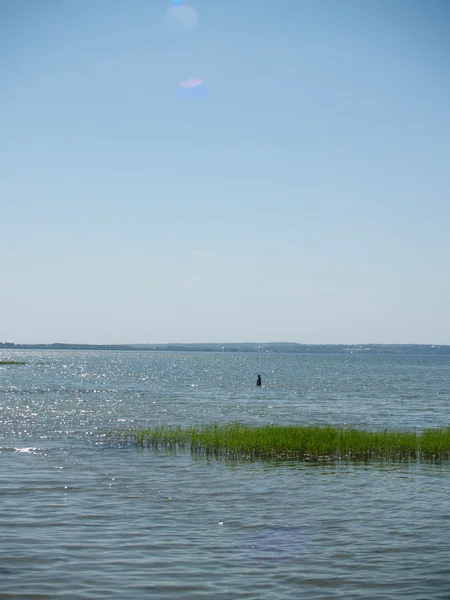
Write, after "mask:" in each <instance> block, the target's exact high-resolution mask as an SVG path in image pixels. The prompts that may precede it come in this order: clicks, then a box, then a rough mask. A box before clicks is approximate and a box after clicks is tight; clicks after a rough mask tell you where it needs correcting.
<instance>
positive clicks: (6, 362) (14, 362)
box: [0, 360, 27, 365]
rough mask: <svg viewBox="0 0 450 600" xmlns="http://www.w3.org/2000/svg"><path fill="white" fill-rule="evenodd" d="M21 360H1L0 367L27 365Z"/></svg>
mask: <svg viewBox="0 0 450 600" xmlns="http://www.w3.org/2000/svg"><path fill="white" fill-rule="evenodd" d="M26 364H27V363H25V362H22V361H21V360H0V365H26Z"/></svg>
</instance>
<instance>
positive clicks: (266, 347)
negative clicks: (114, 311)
mask: <svg viewBox="0 0 450 600" xmlns="http://www.w3.org/2000/svg"><path fill="white" fill-rule="evenodd" d="M0 349H7V350H10V349H12V350H121V351H136V350H139V351H153V352H259V353H289V354H336V353H339V354H348V353H351V354H363V353H364V354H433V355H435V354H450V346H439V345H428V344H365V345H361V344H359V345H357V344H354V345H345V344H297V343H290V342H273V343H262V344H256V343H236V344H232V343H227V344H218V343H215V344H63V343H53V344H14V343H13V342H0Z"/></svg>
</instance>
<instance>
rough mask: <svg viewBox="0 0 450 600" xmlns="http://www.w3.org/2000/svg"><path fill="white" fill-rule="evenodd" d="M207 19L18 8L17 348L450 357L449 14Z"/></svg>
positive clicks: (8, 23)
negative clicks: (449, 350)
mask: <svg viewBox="0 0 450 600" xmlns="http://www.w3.org/2000/svg"><path fill="white" fill-rule="evenodd" d="M189 5H190V6H189ZM189 5H188V3H186V2H183V1H182V0H177V1H173V2H170V0H154V1H152V2H148V1H147V0H132V1H131V2H128V3H125V2H122V1H121V0H96V1H95V2H86V1H84V2H83V1H80V2H65V3H62V2H59V1H58V0H40V2H35V1H34V0H21V1H20V2H17V1H16V0H1V1H0V93H1V97H2V111H1V112H0V130H1V132H2V133H1V136H0V156H1V159H2V160H1V161H0V198H1V199H2V212H1V214H2V218H1V221H0V251H1V254H2V258H3V260H2V270H1V282H2V287H1V293H0V314H1V316H2V319H1V324H0V339H2V340H4V341H8V340H15V343H30V344H33V343H53V342H54V340H60V342H59V343H72V344H75V343H85V344H125V343H130V342H129V341H128V340H130V339H131V340H134V341H133V342H132V343H141V344H147V343H150V344H159V343H161V344H167V343H202V342H204V343H214V342H210V341H209V340H211V339H213V340H219V342H217V343H228V342H229V343H241V342H236V340H248V339H275V340H281V341H282V340H286V339H288V340H295V342H296V343H302V344H303V343H307V344H366V343H367V342H365V341H364V340H367V339H370V340H371V342H370V343H371V344H375V343H384V344H412V343H414V344H435V345H446V344H450V310H449V306H450V277H449V275H448V260H449V257H450V236H449V235H448V229H449V223H450V201H449V198H448V196H449V189H450V168H449V164H450V160H449V159H450V69H449V66H448V58H449V56H450V18H449V17H450V3H448V2H447V1H446V0H426V1H425V0H396V2H391V0H379V1H378V2H371V1H369V0H341V1H340V2H333V1H331V0H298V1H296V2H294V1H293V0H279V2H276V3H274V2H268V1H267V0H248V1H247V2H245V3H242V2H238V0H229V1H228V2H222V3H220V2H217V3H213V2H210V1H207V0H192V1H190V2H189ZM61 340H62V341H61ZM186 340H187V341H186ZM192 340H194V341H192Z"/></svg>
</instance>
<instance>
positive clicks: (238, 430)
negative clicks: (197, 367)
mask: <svg viewBox="0 0 450 600" xmlns="http://www.w3.org/2000/svg"><path fill="white" fill-rule="evenodd" d="M109 438H110V439H111V441H115V442H119V443H125V444H128V445H134V446H137V447H141V448H143V447H164V448H185V449H189V450H190V451H191V452H192V453H193V454H205V455H209V456H214V457H217V458H231V459H242V458H245V459H252V458H256V459H265V458H277V459H301V460H330V459H345V460H348V459H356V460H380V459H381V460H416V459H418V458H421V459H442V458H445V459H448V458H450V427H446V428H441V429H427V430H425V431H424V432H423V433H421V434H419V433H416V432H415V431H413V432H407V431H387V430H385V431H366V430H361V429H344V428H341V427H331V426H323V427H319V426H317V427H316V426H303V425H288V426H279V425H262V426H259V427H256V426H251V425H244V424H241V423H232V424H229V425H219V424H217V423H213V424H211V425H201V426H197V427H195V426H194V427H188V428H181V427H164V426H159V427H154V428H148V429H130V430H126V431H123V432H112V433H110V435H109Z"/></svg>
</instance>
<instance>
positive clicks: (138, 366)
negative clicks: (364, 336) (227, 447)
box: [0, 351, 450, 600]
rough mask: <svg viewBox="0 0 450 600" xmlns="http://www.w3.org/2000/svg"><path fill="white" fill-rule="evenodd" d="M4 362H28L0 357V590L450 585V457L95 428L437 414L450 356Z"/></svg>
mask: <svg viewBox="0 0 450 600" xmlns="http://www.w3.org/2000/svg"><path fill="white" fill-rule="evenodd" d="M0 359H1V360H7V359H11V360H12V359H14V360H26V361H27V362H28V364H27V365H24V366H20V365H14V366H13V365H11V366H2V367H0V447H1V456H0V507H1V509H2V510H1V511H0V531H1V543H0V599H3V598H8V599H9V598H93V599H94V598H149V597H150V598H161V599H164V598H182V599H194V598H195V599H197V598H219V599H224V600H225V599H227V600H228V599H229V600H232V599H235V598H253V599H255V600H256V599H261V598H267V599H274V600H275V599H276V600H280V599H284V598H286V599H287V598H305V599H309V598H338V597H342V598H389V599H394V600H396V599H397V598H405V597H408V598H410V599H417V600H419V599H425V598H427V599H432V598H436V599H438V598H439V599H444V598H446V599H448V598H450V567H449V566H448V564H447V563H448V556H449V551H450V542H449V540H450V502H449V500H448V490H449V484H450V467H449V464H448V463H441V464H439V463H404V464H402V463H392V464H390V463H370V464H357V463H351V464H349V463H330V464H307V463H302V462H299V461H295V462H282V463H279V462H276V461H271V462H244V461H243V462H225V461H224V462H222V461H209V460H207V459H206V458H193V457H191V456H190V455H189V454H186V453H184V452H182V451H178V452H163V451H157V450H154V449H145V450H137V449H134V448H118V447H113V446H110V445H108V444H106V443H105V438H104V433H105V432H106V430H108V429H117V428H122V427H125V426H127V425H130V424H134V425H136V424H145V425H149V424H153V425H155V424H160V423H161V424H166V425H183V424H194V423H202V422H205V423H207V422H211V421H213V420H217V421H220V422H230V421H235V420H240V421H244V422H247V423H252V424H262V423H267V422H273V423H302V424H307V423H311V424H312V423H314V424H324V423H330V424H339V425H347V424H351V425H355V426H361V427H366V428H374V429H379V428H401V429H412V428H414V427H416V428H417V429H419V430H420V429H422V428H424V427H437V426H442V425H447V424H448V423H449V416H450V362H449V360H448V358H446V357H443V358H442V357H441V358H440V357H429V356H420V355H417V356H411V355H409V356H383V355H377V356H370V355H289V354H284V355H273V354H213V353H211V354H202V353H191V354H189V353H145V352H142V353H139V352H123V353H121V352H92V351H88V352H72V351H63V352H56V351H43V352H40V351H28V352H19V351H14V352H2V353H1V356H0ZM257 373H261V375H262V378H263V387H262V388H256V386H255V381H256V374H257Z"/></svg>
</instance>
